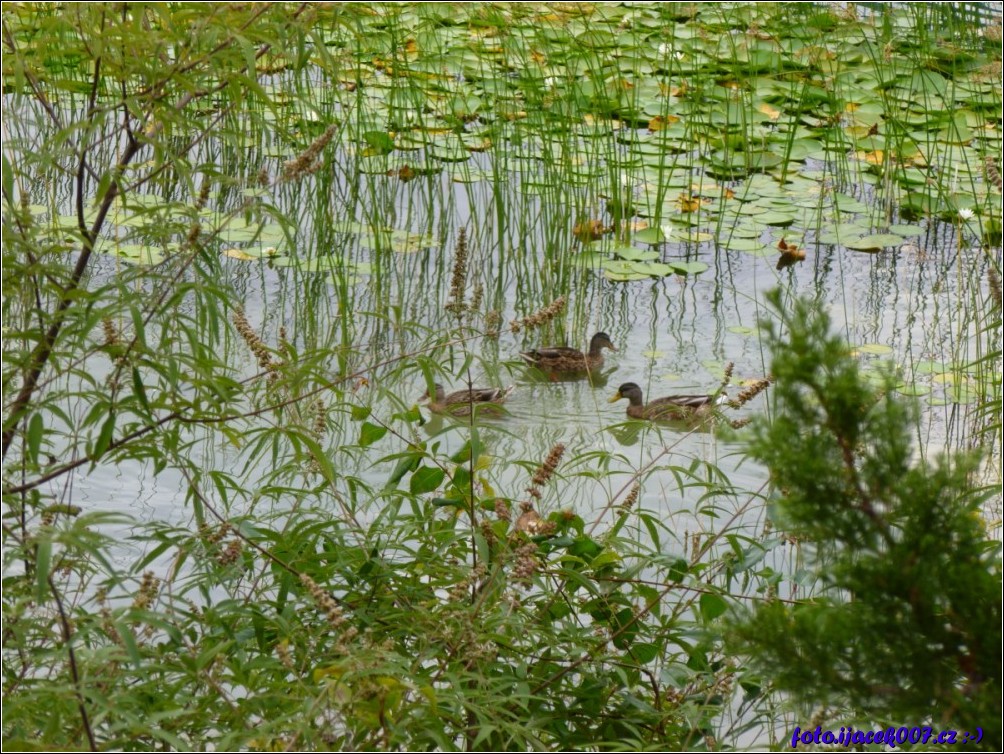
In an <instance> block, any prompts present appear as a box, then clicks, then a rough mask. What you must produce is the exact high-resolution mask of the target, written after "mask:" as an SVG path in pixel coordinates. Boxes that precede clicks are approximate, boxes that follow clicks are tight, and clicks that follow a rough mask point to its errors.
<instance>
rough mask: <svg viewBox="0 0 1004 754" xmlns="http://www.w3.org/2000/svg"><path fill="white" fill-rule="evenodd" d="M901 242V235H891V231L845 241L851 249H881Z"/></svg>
mask: <svg viewBox="0 0 1004 754" xmlns="http://www.w3.org/2000/svg"><path fill="white" fill-rule="evenodd" d="M902 243H903V238H902V237H901V236H896V235H893V234H892V233H876V234H874V235H871V236H865V237H864V238H859V239H857V240H854V241H849V242H848V243H845V244H844V246H846V247H847V248H848V249H853V250H854V251H881V250H882V249H884V248H887V247H889V246H899V245H900V244H902Z"/></svg>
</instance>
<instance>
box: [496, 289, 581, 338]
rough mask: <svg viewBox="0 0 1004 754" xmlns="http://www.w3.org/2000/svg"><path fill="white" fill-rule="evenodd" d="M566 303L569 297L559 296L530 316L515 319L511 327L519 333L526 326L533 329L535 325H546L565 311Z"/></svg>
mask: <svg viewBox="0 0 1004 754" xmlns="http://www.w3.org/2000/svg"><path fill="white" fill-rule="evenodd" d="M566 303H567V299H566V298H565V297H564V296H559V297H558V298H556V299H555V300H554V301H552V302H551V303H550V304H548V305H547V306H545V307H544V308H543V309H540V310H538V311H536V312H534V313H533V314H531V315H530V316H528V317H523V319H517V320H514V321H513V322H511V323H510V324H509V329H510V330H511V331H512V332H514V333H518V332H519V331H520V330H523V329H524V328H525V329H527V330H532V329H533V328H535V327H540V326H541V325H545V324H547V323H548V322H550V321H551V320H552V319H554V318H555V317H557V316H558V315H559V314H561V312H563V311H564V309H565V304H566Z"/></svg>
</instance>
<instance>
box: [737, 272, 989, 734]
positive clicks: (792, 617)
mask: <svg viewBox="0 0 1004 754" xmlns="http://www.w3.org/2000/svg"><path fill="white" fill-rule="evenodd" d="M771 302H772V304H773V306H774V307H775V308H776V309H777V311H779V312H780V317H779V320H778V321H767V322H765V323H764V326H765V331H766V333H767V343H768V345H769V347H770V349H771V351H772V353H773V366H772V372H773V374H774V376H775V378H776V384H775V388H774V390H775V393H774V394H775V397H776V399H777V401H778V404H779V411H778V415H777V416H776V417H775V418H774V420H773V421H772V422H771V423H769V424H768V423H766V422H760V423H758V424H757V428H756V431H755V439H754V440H753V442H752V444H751V448H750V452H751V454H752V455H753V456H754V457H755V458H757V459H759V460H760V461H761V462H763V463H764V464H765V465H766V466H768V467H769V468H770V470H771V474H772V481H773V485H774V490H775V499H774V506H773V510H774V515H775V519H776V522H777V523H778V524H779V526H780V527H781V528H783V529H785V530H786V531H787V532H788V533H789V535H790V536H792V537H794V538H796V539H797V541H799V542H800V543H802V545H803V547H804V548H805V549H806V550H808V551H809V552H810V553H811V555H812V556H813V557H812V566H813V569H814V575H815V577H816V578H817V582H816V583H817V586H816V588H815V590H814V594H813V596H812V597H810V598H805V599H802V600H800V601H796V602H794V603H790V602H782V601H780V600H776V601H770V602H767V603H765V604H762V605H760V606H759V607H758V608H757V609H756V610H754V611H752V612H751V613H750V614H748V615H746V616H744V617H743V619H741V620H740V621H738V622H737V623H736V624H735V626H734V641H735V645H736V647H737V648H738V649H739V650H740V651H741V652H743V653H744V654H749V655H750V656H751V657H752V659H753V661H754V665H755V666H757V667H758V668H759V669H761V670H762V672H763V673H764V676H765V677H767V678H769V679H770V680H771V682H772V683H773V684H774V685H775V686H776V687H777V688H778V689H780V690H783V691H785V692H787V693H789V694H791V695H793V696H794V697H795V698H796V699H798V700H804V701H807V702H811V703H812V704H822V705H825V706H828V707H829V708H831V709H834V708H841V709H842V710H843V713H846V712H847V711H850V712H851V714H853V715H855V716H856V717H858V718H859V719H860V720H861V721H862V724H863V723H864V722H865V721H868V722H870V723H873V724H876V723H877V724H883V725H885V724H888V725H909V726H916V725H924V724H928V725H932V726H935V727H936V728H954V729H957V730H959V731H967V730H968V731H975V729H976V728H977V727H980V728H982V729H983V731H984V735H983V740H982V744H981V745H982V746H984V747H986V748H987V749H988V750H994V749H999V748H1000V742H1001V716H1000V700H1001V560H1000V549H999V545H998V544H997V543H995V542H992V541H990V540H989V538H988V537H987V534H986V530H985V525H984V522H983V518H982V516H981V509H982V503H983V502H984V500H985V495H983V494H981V493H980V491H979V490H978V489H976V488H975V487H974V485H973V482H972V480H973V478H974V475H975V473H976V472H977V470H978V460H979V459H978V457H977V456H976V455H955V456H953V457H951V458H947V457H946V458H941V459H939V460H937V461H934V462H931V463H927V462H923V461H919V460H917V458H916V455H915V454H914V453H913V448H912V447H911V442H910V436H911V432H910V427H911V422H912V421H913V418H914V413H915V407H914V405H913V404H912V403H911V402H909V401H907V400H904V399H903V398H902V397H900V396H897V395H896V394H895V393H894V391H893V385H894V382H893V377H892V375H887V376H886V379H885V382H884V384H883V385H882V386H880V387H878V388H875V387H873V386H871V385H870V384H869V383H868V382H867V381H866V380H865V378H864V376H863V375H862V373H861V371H860V370H859V369H858V366H857V363H856V362H855V360H854V359H853V358H852V357H851V355H850V349H849V348H848V345H847V344H846V342H844V341H843V340H842V339H841V338H840V337H837V336H834V335H833V334H831V328H830V320H829V318H828V317H827V316H826V314H825V313H823V312H820V311H817V310H815V309H814V307H813V306H812V305H811V304H810V303H809V302H807V301H799V302H797V303H795V305H794V306H793V307H791V308H790V309H787V310H786V309H784V308H782V301H781V296H780V294H779V293H777V292H775V293H774V294H772V297H771ZM842 720H846V718H842ZM841 724H842V723H841ZM960 735H961V734H960Z"/></svg>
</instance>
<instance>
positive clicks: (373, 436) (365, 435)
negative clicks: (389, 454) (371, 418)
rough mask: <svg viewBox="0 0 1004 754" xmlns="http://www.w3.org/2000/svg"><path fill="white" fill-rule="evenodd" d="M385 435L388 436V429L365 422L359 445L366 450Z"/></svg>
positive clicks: (360, 433)
mask: <svg viewBox="0 0 1004 754" xmlns="http://www.w3.org/2000/svg"><path fill="white" fill-rule="evenodd" d="M385 434H387V428H386V427H381V426H379V425H378V424H371V423H370V422H364V423H363V426H362V429H361V430H360V432H359V444H360V445H362V446H363V447H364V448H368V447H369V446H370V445H372V444H373V443H375V442H376V441H377V440H379V439H380V438H381V437H383V436H384V435H385Z"/></svg>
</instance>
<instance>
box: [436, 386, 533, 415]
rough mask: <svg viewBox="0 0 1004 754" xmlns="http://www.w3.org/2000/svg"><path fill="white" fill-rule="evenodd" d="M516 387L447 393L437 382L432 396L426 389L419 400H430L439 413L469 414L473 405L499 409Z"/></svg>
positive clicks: (483, 408) (474, 389)
mask: <svg viewBox="0 0 1004 754" xmlns="http://www.w3.org/2000/svg"><path fill="white" fill-rule="evenodd" d="M515 389H516V386H515V385H510V386H509V387H505V388H502V387H476V388H473V389H471V390H458V391H457V392H455V393H450V394H449V395H447V394H446V391H445V390H443V386H442V385H440V384H439V383H438V382H436V383H434V384H433V394H432V395H431V396H430V395H429V391H428V390H426V391H425V393H424V394H423V395H422V397H421V398H419V400H420V401H424V400H428V401H429V410H430V411H434V412H436V413H438V414H453V415H454V416H469V415H470V413H471V407H472V406H477V407H478V408H479V410H493V409H499V408H500V407H501V404H503V403H505V400H506V398H508V397H509V396H510V395H511V394H512V391H513V390H515Z"/></svg>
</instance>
